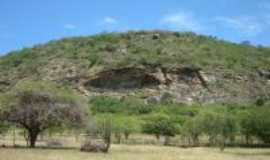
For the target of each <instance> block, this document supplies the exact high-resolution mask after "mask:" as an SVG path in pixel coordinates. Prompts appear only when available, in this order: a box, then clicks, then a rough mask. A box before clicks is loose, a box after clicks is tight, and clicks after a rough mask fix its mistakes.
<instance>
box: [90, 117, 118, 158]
mask: <svg viewBox="0 0 270 160" xmlns="http://www.w3.org/2000/svg"><path fill="white" fill-rule="evenodd" d="M112 123H113V122H112V115H111V114H102V115H99V116H96V117H94V119H93V120H91V121H90V122H89V123H88V126H87V128H86V129H87V130H86V132H87V133H88V134H90V135H91V136H95V137H101V138H102V140H103V142H104V143H105V145H104V146H103V147H101V151H102V152H104V153H108V152H109V149H110V147H111V139H112V138H111V137H112V130H113V127H112ZM93 147H98V145H97V146H93Z"/></svg>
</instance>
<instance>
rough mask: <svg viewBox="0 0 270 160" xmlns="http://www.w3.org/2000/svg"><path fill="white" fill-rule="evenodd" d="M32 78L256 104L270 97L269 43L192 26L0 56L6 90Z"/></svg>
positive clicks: (109, 91)
mask: <svg viewBox="0 0 270 160" xmlns="http://www.w3.org/2000/svg"><path fill="white" fill-rule="evenodd" d="M27 79H29V80H48V81H55V82H57V83H60V84H62V85H69V86H72V88H74V89H75V90H77V91H78V92H79V93H80V94H83V95H85V96H94V95H104V94H105V95H111V96H116V97H126V96H134V97H137V98H140V99H144V100H146V101H147V102H149V103H159V102H161V101H166V100H168V99H170V100H172V101H174V102H178V103H189V104H191V103H255V102H256V101H258V100H260V99H269V97H270V49H269V48H264V47H254V46H250V45H240V44H234V43H230V42H226V41H222V40H218V39H216V38H215V37H207V36H202V35H196V34H194V33H179V32H167V31H139V32H127V33H103V34H99V35H95V36H89V37H74V38H65V39H61V40H57V41H51V42H49V43H47V44H44V45H37V46H34V47H33V48H27V49H23V50H20V51H15V52H12V53H9V54H8V55H6V56H4V57H1V58H0V91H1V92H5V91H7V90H9V89H10V88H11V87H12V86H14V85H15V84H16V83H17V82H18V81H21V80H27Z"/></svg>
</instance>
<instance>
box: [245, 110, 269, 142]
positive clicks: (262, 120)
mask: <svg viewBox="0 0 270 160" xmlns="http://www.w3.org/2000/svg"><path fill="white" fill-rule="evenodd" d="M269 114H270V109H269V107H257V108H256V109H250V110H249V111H248V112H245V113H243V114H242V115H241V123H240V124H241V133H242V134H243V135H245V137H246V140H247V142H248V140H249V139H250V138H251V136H255V137H258V138H259V139H261V140H262V141H263V142H265V143H270V128H269V125H270V117H269Z"/></svg>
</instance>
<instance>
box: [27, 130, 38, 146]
mask: <svg viewBox="0 0 270 160" xmlns="http://www.w3.org/2000/svg"><path fill="white" fill-rule="evenodd" d="M38 133H39V132H37V131H33V130H30V131H28V134H29V140H30V148H35V147H36V141H37V137H38Z"/></svg>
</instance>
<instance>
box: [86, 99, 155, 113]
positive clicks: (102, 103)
mask: <svg viewBox="0 0 270 160" xmlns="http://www.w3.org/2000/svg"><path fill="white" fill-rule="evenodd" d="M89 104H90V109H91V111H92V113H93V114H97V113H124V114H134V115H139V114H147V113H150V112H151V111H152V107H151V106H148V105H145V104H144V103H143V102H141V101H139V100H134V99H132V98H130V99H129V98H128V99H123V100H120V99H117V98H112V97H108V96H97V97H93V98H92V99H91V100H90V102H89Z"/></svg>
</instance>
